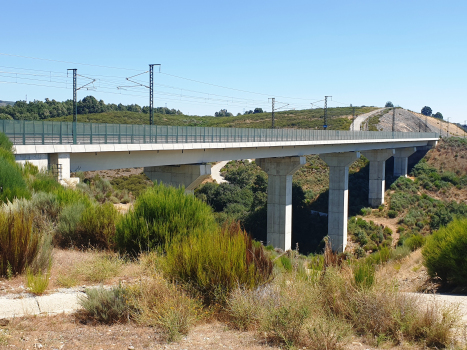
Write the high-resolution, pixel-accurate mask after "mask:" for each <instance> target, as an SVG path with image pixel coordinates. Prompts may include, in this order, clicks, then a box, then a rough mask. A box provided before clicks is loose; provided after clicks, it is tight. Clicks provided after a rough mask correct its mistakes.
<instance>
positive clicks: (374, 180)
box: [362, 149, 394, 208]
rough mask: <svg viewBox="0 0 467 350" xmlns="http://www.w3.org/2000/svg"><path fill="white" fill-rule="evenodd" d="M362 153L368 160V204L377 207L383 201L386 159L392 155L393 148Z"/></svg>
mask: <svg viewBox="0 0 467 350" xmlns="http://www.w3.org/2000/svg"><path fill="white" fill-rule="evenodd" d="M362 153H363V155H364V156H365V157H366V158H367V159H368V160H369V161H370V174H369V175H370V176H369V178H370V187H369V192H368V204H369V205H370V206H371V207H373V208H377V207H379V206H380V205H381V204H383V203H384V190H385V185H386V177H385V171H386V160H387V159H389V158H390V157H392V156H393V155H394V149H378V150H372V151H365V152H362Z"/></svg>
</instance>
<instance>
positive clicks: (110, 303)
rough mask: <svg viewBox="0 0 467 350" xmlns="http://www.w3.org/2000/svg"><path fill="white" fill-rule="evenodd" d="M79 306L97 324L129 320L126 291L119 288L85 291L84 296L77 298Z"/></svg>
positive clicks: (100, 288)
mask: <svg viewBox="0 0 467 350" xmlns="http://www.w3.org/2000/svg"><path fill="white" fill-rule="evenodd" d="M79 304H80V305H81V306H82V307H83V309H84V310H85V313H86V315H87V316H88V317H90V318H92V319H93V320H95V321H97V322H101V323H107V324H111V323H115V322H125V321H127V320H128V318H129V308H128V304H127V291H126V290H125V289H124V288H123V287H121V286H118V287H115V288H112V289H110V290H107V289H104V288H102V287H99V288H89V289H86V295H85V296H83V297H79Z"/></svg>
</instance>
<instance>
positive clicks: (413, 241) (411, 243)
mask: <svg viewBox="0 0 467 350" xmlns="http://www.w3.org/2000/svg"><path fill="white" fill-rule="evenodd" d="M424 244H425V237H423V236H422V235H421V234H414V235H412V236H409V237H408V238H406V239H405V240H404V246H406V247H407V248H409V249H410V250H411V251H415V250H417V249H418V248H421V247H423V245H424Z"/></svg>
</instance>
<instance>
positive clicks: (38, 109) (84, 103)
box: [0, 96, 183, 120]
mask: <svg viewBox="0 0 467 350" xmlns="http://www.w3.org/2000/svg"><path fill="white" fill-rule="evenodd" d="M111 111H129V112H136V113H145V114H149V107H148V106H143V107H141V106H139V105H138V104H130V105H123V104H121V103H119V104H118V105H117V104H115V103H105V102H104V101H103V100H97V99H96V98H95V97H94V96H86V97H85V98H83V99H82V100H80V101H78V103H77V113H78V114H91V113H104V112H111ZM154 113H160V114H175V115H181V114H183V113H182V112H180V110H178V109H177V110H176V109H169V108H167V107H156V108H154ZM71 114H73V100H66V101H64V102H59V101H56V100H50V99H48V98H46V99H45V101H39V100H34V101H31V102H29V103H27V102H25V101H16V102H15V103H14V105H8V106H0V120H1V119H14V120H43V119H48V118H57V117H63V116H67V115H71Z"/></svg>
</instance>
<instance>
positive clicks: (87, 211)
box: [57, 203, 118, 249]
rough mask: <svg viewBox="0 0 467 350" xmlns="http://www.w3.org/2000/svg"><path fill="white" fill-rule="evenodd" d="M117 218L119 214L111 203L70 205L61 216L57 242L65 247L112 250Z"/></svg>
mask: <svg viewBox="0 0 467 350" xmlns="http://www.w3.org/2000/svg"><path fill="white" fill-rule="evenodd" d="M117 218H118V212H117V210H116V209H115V207H114V206H113V204H111V203H105V204H94V205H91V206H89V207H86V206H85V204H83V203H76V204H72V205H68V206H67V207H65V208H64V209H63V211H62V213H61V214H60V220H59V225H58V232H59V236H58V237H57V240H58V241H59V242H60V244H61V245H64V246H70V245H71V246H76V247H80V248H82V247H94V248H102V249H110V248H112V247H113V245H114V236H115V222H116V221H117Z"/></svg>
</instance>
